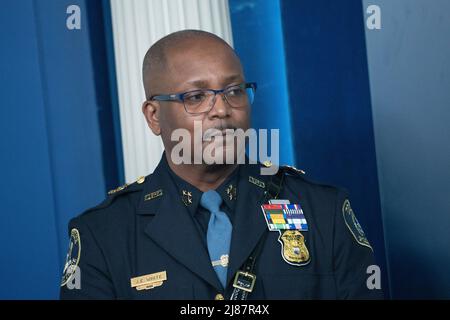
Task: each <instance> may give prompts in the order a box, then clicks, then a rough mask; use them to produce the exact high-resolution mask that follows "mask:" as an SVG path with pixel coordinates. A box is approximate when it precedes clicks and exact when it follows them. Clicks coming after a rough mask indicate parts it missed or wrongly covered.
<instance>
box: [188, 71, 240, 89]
mask: <svg viewBox="0 0 450 320" xmlns="http://www.w3.org/2000/svg"><path fill="white" fill-rule="evenodd" d="M236 80H239V81H242V80H243V79H242V75H240V74H233V75H230V76H226V77H224V78H223V79H222V83H224V84H229V83H230V82H233V81H236ZM186 84H189V85H193V86H196V87H199V88H207V87H208V86H209V82H208V81H207V80H201V79H199V80H192V81H187V82H186Z"/></svg>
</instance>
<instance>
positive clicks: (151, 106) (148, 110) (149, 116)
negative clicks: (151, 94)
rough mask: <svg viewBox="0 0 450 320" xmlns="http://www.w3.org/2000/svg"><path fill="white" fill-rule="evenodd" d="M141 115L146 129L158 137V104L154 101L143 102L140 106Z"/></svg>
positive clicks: (159, 131)
mask: <svg viewBox="0 0 450 320" xmlns="http://www.w3.org/2000/svg"><path fill="white" fill-rule="evenodd" d="M142 113H143V114H144V116H145V120H146V121H147V124H148V127H149V128H150V129H151V130H152V132H153V133H154V134H155V135H157V136H159V135H160V134H161V127H160V126H159V104H158V102H156V101H145V102H144V103H143V104H142Z"/></svg>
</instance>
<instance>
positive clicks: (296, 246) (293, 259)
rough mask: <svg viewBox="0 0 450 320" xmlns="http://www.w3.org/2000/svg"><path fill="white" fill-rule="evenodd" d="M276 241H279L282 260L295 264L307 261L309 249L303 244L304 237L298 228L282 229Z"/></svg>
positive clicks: (301, 264) (304, 263) (300, 264)
mask: <svg viewBox="0 0 450 320" xmlns="http://www.w3.org/2000/svg"><path fill="white" fill-rule="evenodd" d="M280 233H281V234H280V237H279V238H278V241H280V243H281V255H282V256H283V259H284V261H286V262H287V263H289V264H292V265H295V266H303V265H306V264H308V263H309V260H310V259H309V251H308V248H307V247H306V244H305V237H303V235H302V234H301V232H300V231H298V230H284V231H281V232H280Z"/></svg>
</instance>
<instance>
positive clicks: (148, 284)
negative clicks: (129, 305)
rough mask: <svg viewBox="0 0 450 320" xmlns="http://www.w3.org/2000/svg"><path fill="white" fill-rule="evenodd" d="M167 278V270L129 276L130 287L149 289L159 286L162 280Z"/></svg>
mask: <svg viewBox="0 0 450 320" xmlns="http://www.w3.org/2000/svg"><path fill="white" fill-rule="evenodd" d="M166 280H167V272H166V271H161V272H157V273H152V274H147V275H145V276H140V277H136V278H131V280H130V282H131V287H132V288H136V290H138V291H140V290H149V289H153V288H156V287H159V286H162V285H163V283H164V281H166Z"/></svg>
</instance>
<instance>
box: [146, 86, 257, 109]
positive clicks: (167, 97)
mask: <svg viewBox="0 0 450 320" xmlns="http://www.w3.org/2000/svg"><path fill="white" fill-rule="evenodd" d="M255 91H256V83H255V82H248V83H241V84H237V85H231V86H228V87H226V88H225V89H220V90H214V89H202V90H193V91H188V92H183V93H178V94H177V93H173V94H163V95H154V96H151V97H150V98H149V99H148V100H149V101H179V102H182V103H183V104H184V109H185V110H186V112H187V113H190V114H200V113H205V112H209V111H210V110H211V109H212V107H213V105H214V103H215V101H216V99H215V98H216V95H217V94H222V96H223V98H224V100H225V101H226V102H227V103H228V104H229V105H230V106H231V107H234V108H243V107H246V106H249V105H251V104H252V103H253V100H254V99H255Z"/></svg>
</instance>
